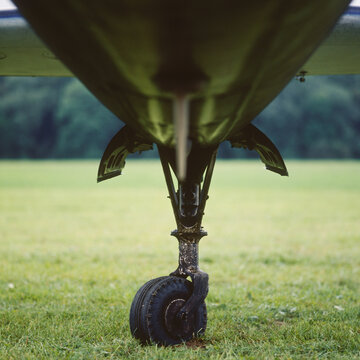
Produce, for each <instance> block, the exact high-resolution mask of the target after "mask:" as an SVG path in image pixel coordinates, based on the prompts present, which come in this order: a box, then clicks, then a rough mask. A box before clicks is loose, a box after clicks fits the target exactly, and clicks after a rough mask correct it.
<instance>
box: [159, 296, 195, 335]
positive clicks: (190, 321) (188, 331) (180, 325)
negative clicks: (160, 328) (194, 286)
mask: <svg viewBox="0 0 360 360" xmlns="http://www.w3.org/2000/svg"><path fill="white" fill-rule="evenodd" d="M185 303H186V300H184V299H175V300H173V301H171V303H170V304H169V305H168V306H167V308H166V310H165V316H164V319H165V327H166V330H167V331H168V332H169V334H170V335H171V336H173V337H175V338H186V337H188V336H190V335H192V333H193V332H194V324H195V315H194V314H192V315H188V316H186V317H179V316H177V315H178V313H179V311H180V309H181V308H182V307H183V306H184V305H185Z"/></svg>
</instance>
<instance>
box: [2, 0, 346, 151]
mask: <svg viewBox="0 0 360 360" xmlns="http://www.w3.org/2000/svg"><path fill="white" fill-rule="evenodd" d="M15 2H16V4H17V5H18V7H19V9H20V10H21V12H22V13H23V14H24V16H25V17H26V18H27V19H28V20H29V21H30V23H31V24H32V26H33V27H34V28H35V30H36V32H37V33H38V34H40V35H41V37H42V39H43V40H44V41H45V42H46V43H47V44H48V45H49V47H50V49H51V50H52V51H53V52H54V53H55V54H57V56H58V57H59V58H60V59H61V60H62V61H63V62H64V63H65V64H66V65H67V66H68V68H69V69H70V70H71V72H72V73H73V74H75V75H76V76H77V77H78V78H79V79H80V80H81V81H82V82H83V83H84V84H85V85H86V86H87V87H88V89H89V90H90V91H91V92H92V93H93V94H94V95H95V96H96V97H97V98H98V99H99V100H100V101H102V102H103V104H104V105H105V106H106V107H108V108H109V109H110V110H111V111H112V112H113V113H114V114H116V115H117V116H118V117H119V118H120V119H121V120H123V121H124V122H125V123H126V124H128V125H130V126H131V127H132V128H133V129H134V130H135V131H137V132H138V133H139V134H141V135H142V136H144V137H145V138H147V139H149V140H152V141H154V142H155V143H158V144H161V145H165V146H174V127H173V119H172V118H173V99H174V97H175V94H176V93H187V94H189V96H190V100H191V101H190V122H189V124H190V127H189V137H190V139H192V140H193V141H195V142H197V143H198V144H200V145H203V146H212V145H214V144H218V143H220V142H222V141H224V140H226V139H227V138H229V136H230V135H231V134H233V135H235V134H236V133H237V132H239V131H241V129H242V128H244V127H245V126H247V125H248V124H249V123H250V122H251V121H252V120H253V118H254V117H255V116H256V115H257V114H258V113H259V112H260V111H261V110H262V109H263V108H264V107H265V106H266V105H267V104H268V103H269V102H270V101H271V100H272V99H273V98H274V97H275V96H276V95H277V94H278V93H279V92H280V91H281V89H282V88H283V87H284V86H285V85H286V84H287V83H288V81H289V80H290V79H291V78H292V77H293V76H294V75H295V74H296V71H298V70H299V69H301V66H302V64H303V63H304V62H305V61H306V60H307V59H308V58H309V57H310V55H311V54H312V53H313V52H314V49H315V48H316V47H317V45H318V44H319V43H320V42H321V40H323V38H324V37H325V36H326V35H327V34H328V33H329V31H330V29H331V27H332V26H333V25H334V24H335V23H336V20H337V19H338V17H339V16H340V14H341V13H343V11H344V10H345V9H346V6H347V4H348V1H347V0H331V1H330V0H319V1H316V2H314V1H313V0H307V1H304V0H303V1H293V2H289V1H288V0H282V1H277V2H269V1H265V0H260V1H258V2H256V3H250V2H248V1H238V0H226V1H224V0H221V1H220V0H218V1H214V2H211V3H209V2H208V1H205V0H204V1H202V0H199V1H197V2H193V1H185V2H181V3H177V2H176V3H173V2H169V1H167V0H156V1H152V2H128V1H118V2H113V1H102V2H99V1H85V0H79V1H76V2H73V1H70V0H64V1H62V2H61V6H60V5H59V6H56V4H54V3H53V2H49V1H48V0H33V1H31V2H29V1H25V0H16V1H15ZM299 29H301V31H300V30H299ZM0 51H1V52H4V51H3V50H2V44H1V41H0ZM29 63H31V62H29ZM53 64H59V63H58V62H57V60H54V62H53ZM0 65H1V63H0ZM42 69H44V67H43V68H42ZM52 71H55V70H54V68H53V70H52ZM0 73H1V74H3V75H9V74H6V73H4V71H1V67H0ZM44 73H45V71H44V70H43V73H42V74H43V75H44ZM50 74H51V72H49V73H48V75H50ZM33 75H38V74H33ZM67 75H69V73H67Z"/></svg>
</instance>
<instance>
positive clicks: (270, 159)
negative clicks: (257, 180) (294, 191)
mask: <svg viewBox="0 0 360 360" xmlns="http://www.w3.org/2000/svg"><path fill="white" fill-rule="evenodd" d="M229 141H230V144H231V146H232V147H236V148H244V149H249V150H255V151H257V153H258V154H259V155H260V158H261V161H262V162H263V163H264V164H265V166H266V169H267V170H270V171H273V172H276V173H278V174H280V175H281V176H289V174H288V171H287V169H286V166H285V163H284V160H283V158H282V156H281V154H280V152H279V150H278V149H277V148H276V146H275V145H274V144H273V143H272V141H271V140H270V139H269V138H268V137H267V136H266V135H265V134H264V133H263V132H261V131H260V130H259V129H258V128H257V127H255V126H254V125H252V124H249V125H248V126H246V127H245V128H244V129H243V130H242V131H241V132H239V133H238V134H236V135H235V136H232V137H231V138H230V139H229Z"/></svg>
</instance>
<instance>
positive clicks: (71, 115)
mask: <svg viewBox="0 0 360 360" xmlns="http://www.w3.org/2000/svg"><path fill="white" fill-rule="evenodd" d="M0 96H1V101H0V158H99V157H101V155H102V153H103V151H104V150H105V147H106V145H107V143H108V142H109V141H110V139H111V138H112V136H113V135H115V133H116V132H117V131H118V130H119V129H120V127H121V126H122V123H121V122H120V121H119V119H117V118H116V117H115V116H114V115H112V114H111V113H110V112H109V111H108V110H107V109H105V108H104V107H103V106H102V105H101V104H100V103H99V102H98V101H97V100H96V99H95V98H94V97H93V96H92V95H91V94H90V93H89V91H88V90H86V89H85V88H84V86H82V85H81V83H80V82H79V81H77V80H76V79H73V78H11V77H9V78H0ZM254 124H255V125H256V126H258V127H259V128H260V130H262V131H263V132H265V134H267V135H268V136H269V137H270V139H272V140H273V142H274V143H275V144H276V145H277V147H278V148H279V150H280V151H281V153H282V154H283V156H284V157H285V158H359V157H360V141H359V139H360V76H359V75H357V76H333V77H308V78H307V79H306V82H305V83H300V82H298V81H296V80H293V81H291V82H290V84H289V85H288V86H287V87H286V88H285V89H284V90H283V91H282V93H281V94H280V95H279V96H278V97H277V98H276V99H275V100H274V101H273V102H272V103H271V104H270V105H269V106H268V107H267V108H266V109H265V110H264V111H263V112H262V113H261V114H259V116H258V117H257V118H256V119H255V121H254ZM144 156H145V157H154V156H157V153H156V152H155V151H153V152H145V153H144ZM219 156H220V157H223V158H237V157H253V156H254V155H253V154H252V152H249V151H243V150H242V151H241V150H235V149H231V147H230V146H229V144H228V143H227V142H226V143H224V144H222V145H221V146H220V149H219Z"/></svg>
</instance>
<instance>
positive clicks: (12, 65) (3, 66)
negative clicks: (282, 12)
mask: <svg viewBox="0 0 360 360" xmlns="http://www.w3.org/2000/svg"><path fill="white" fill-rule="evenodd" d="M301 71H305V72H306V74H307V75H348V74H359V73H360V7H349V8H348V10H347V11H346V12H345V14H344V15H343V16H342V17H341V18H340V20H339V21H338V22H337V24H336V26H335V27H334V29H333V31H332V32H331V33H330V34H329V36H328V38H327V39H325V41H324V42H323V43H322V44H321V45H320V46H319V47H318V48H317V49H316V50H315V52H314V54H313V55H312V56H311V57H310V59H309V60H308V61H307V62H306V63H305V64H304V65H303V66H302V67H301ZM0 76H60V77H62V76H64V77H69V76H74V75H73V74H72V73H71V71H70V70H69V69H68V68H66V66H65V65H64V64H63V63H62V62H61V61H60V60H58V59H57V58H56V56H55V55H54V54H53V53H52V52H51V51H50V50H49V48H48V47H47V46H46V45H45V44H44V43H43V42H42V41H41V40H40V39H39V37H38V36H37V35H36V34H35V33H34V31H33V30H32V28H31V27H30V25H29V24H28V23H27V21H26V20H25V19H24V18H23V17H22V15H21V14H20V13H19V12H18V11H17V10H6V11H0Z"/></svg>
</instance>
